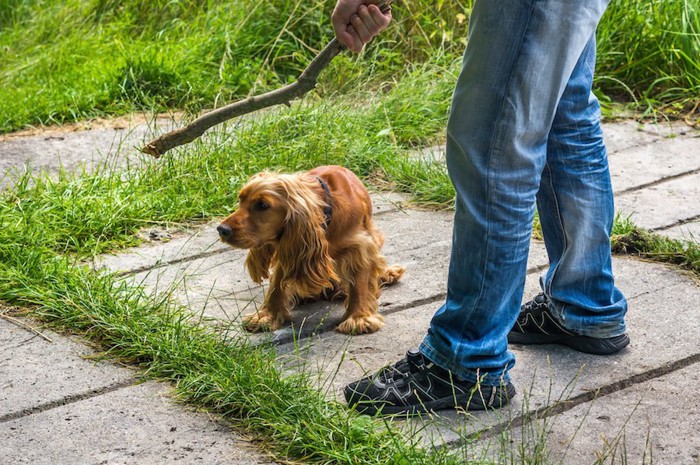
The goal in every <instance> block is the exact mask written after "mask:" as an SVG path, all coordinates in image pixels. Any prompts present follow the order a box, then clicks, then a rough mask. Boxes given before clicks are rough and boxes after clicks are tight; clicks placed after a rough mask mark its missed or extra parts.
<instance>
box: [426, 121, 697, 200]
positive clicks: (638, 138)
mask: <svg viewBox="0 0 700 465" xmlns="http://www.w3.org/2000/svg"><path fill="white" fill-rule="evenodd" d="M603 137H604V139H605V145H606V148H607V151H608V155H609V156H610V157H611V159H613V158H614V159H618V160H624V158H621V156H622V155H624V154H627V156H629V153H635V152H642V153H646V154H647V155H651V154H654V155H658V158H659V159H662V157H661V154H663V150H664V147H665V146H666V145H667V144H668V142H669V141H670V142H673V143H672V144H671V150H672V153H674V154H675V153H680V154H681V155H685V153H683V151H682V150H681V149H682V148H683V147H681V146H682V145H683V144H677V143H675V141H680V140H686V139H692V138H697V137H700V130H698V129H694V128H692V127H690V126H688V125H687V124H685V123H683V122H659V123H640V122H637V121H633V120H620V121H614V122H604V123H603ZM685 146H687V147H690V148H691V149H692V148H693V147H695V146H696V145H694V144H693V143H692V142H691V143H689V144H685ZM693 151H694V150H691V153H693ZM414 156H415V157H416V158H418V159H422V160H425V161H426V162H429V163H433V162H436V163H444V160H445V145H444V144H440V145H432V146H429V147H423V148H420V149H418V150H417V151H416V152H415V153H414ZM650 161H651V160H650ZM654 161H656V159H655V160H654ZM617 166H620V164H619V163H617V164H616V167H617ZM648 166H649V165H647V168H648ZM647 171H649V170H647ZM618 184H619V183H618ZM626 187H627V186H625V185H624V184H620V188H621V189H622V188H626Z"/></svg>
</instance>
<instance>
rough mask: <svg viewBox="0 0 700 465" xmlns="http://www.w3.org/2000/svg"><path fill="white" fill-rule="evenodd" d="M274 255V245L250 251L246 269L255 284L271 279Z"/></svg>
mask: <svg viewBox="0 0 700 465" xmlns="http://www.w3.org/2000/svg"><path fill="white" fill-rule="evenodd" d="M274 255H275V246H274V245H273V244H263V245H261V246H258V247H253V248H251V249H250V250H248V256H247V257H246V259H245V267H246V269H247V270H248V274H249V275H250V278H251V279H252V280H253V281H254V282H256V283H258V284H260V283H262V282H263V280H264V279H268V278H269V277H270V267H271V265H272V258H273V257H274Z"/></svg>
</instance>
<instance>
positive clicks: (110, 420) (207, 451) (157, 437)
mask: <svg viewBox="0 0 700 465" xmlns="http://www.w3.org/2000/svg"><path fill="white" fill-rule="evenodd" d="M169 396H170V389H169V388H168V387H166V386H165V385H163V384H159V383H155V382H149V383H144V384H141V385H137V386H131V387H127V388H124V389H120V390H117V391H114V392H110V393H107V394H104V395H102V396H99V397H94V398H90V399H85V400H81V401H79V402H76V403H73V404H70V405H65V406H61V407H57V408H54V409H51V410H47V411H44V412H41V413H36V414H34V415H30V416H27V417H23V418H18V419H15V420H12V421H7V422H4V423H0V435H1V436H2V438H3V440H2V441H0V457H2V462H3V463H8V464H10V463H12V464H32V465H41V464H46V465H53V464H57V463H60V464H88V463H89V464H110V465H112V464H148V463H153V464H156V463H158V464H163V463H173V462H180V463H187V464H195V463H201V464H237V465H239V464H240V465H253V464H269V463H273V462H272V461H271V460H270V459H269V458H267V457H265V456H263V455H262V454H261V453H260V452H259V451H257V450H256V449H255V448H254V447H253V446H252V445H251V444H250V443H249V442H246V441H243V440H242V439H241V438H239V437H237V436H236V435H235V434H234V432H233V431H232V430H231V429H230V428H229V427H227V426H226V425H225V424H223V423H222V422H220V421H219V420H217V419H215V418H212V417H210V416H209V415H207V414H204V413H197V412H194V411H192V410H189V409H187V408H185V407H183V406H182V405H177V404H175V403H174V402H173V401H172V400H170V398H169Z"/></svg>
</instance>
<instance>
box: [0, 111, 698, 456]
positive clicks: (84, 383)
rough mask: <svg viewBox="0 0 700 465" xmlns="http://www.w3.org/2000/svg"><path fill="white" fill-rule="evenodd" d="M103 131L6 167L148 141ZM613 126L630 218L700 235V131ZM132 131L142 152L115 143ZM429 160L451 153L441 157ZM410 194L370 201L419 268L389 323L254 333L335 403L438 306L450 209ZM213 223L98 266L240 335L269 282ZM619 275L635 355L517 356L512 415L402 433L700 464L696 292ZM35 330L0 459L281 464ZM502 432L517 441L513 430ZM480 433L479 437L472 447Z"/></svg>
mask: <svg viewBox="0 0 700 465" xmlns="http://www.w3.org/2000/svg"><path fill="white" fill-rule="evenodd" d="M101 130H103V131H105V132H104V133H103V134H102V135H101V136H100V138H99V141H98V139H90V137H92V136H90V135H89V134H90V133H88V132H81V131H78V132H62V133H61V135H60V136H58V137H60V138H62V140H57V139H50V141H46V140H42V137H43V138H45V137H47V136H45V135H42V134H40V135H34V136H28V137H26V138H17V137H15V138H6V139H5V140H0V161H2V160H7V159H8V158H6V154H10V153H13V154H14V156H15V158H14V159H13V162H12V163H13V165H12V166H13V167H15V168H17V167H18V166H19V165H18V163H24V162H27V163H30V164H32V165H34V166H46V167H48V168H49V169H51V168H52V167H55V166H57V165H56V160H57V159H58V157H61V158H64V157H65V158H66V159H70V160H72V161H71V163H73V162H74V161H76V160H77V159H80V158H81V157H82V159H83V160H84V161H88V162H91V161H94V160H95V159H99V154H105V153H108V152H109V150H108V148H109V146H114V147H116V146H119V145H123V147H122V150H121V152H120V155H121V154H128V153H133V149H132V147H130V143H135V142H136V141H138V140H139V137H144V134H147V133H148V130H144V129H143V127H142V126H137V128H136V129H135V130H133V131H131V130H126V129H111V131H112V132H111V137H110V132H109V131H110V128H108V127H107V128H102V129H101ZM604 131H605V135H606V140H607V143H608V150H609V153H610V165H611V171H612V175H613V185H614V188H615V192H616V205H617V208H618V210H619V212H620V213H621V214H622V215H623V216H627V215H632V220H633V221H634V222H635V223H636V224H637V225H639V226H643V227H645V228H649V229H652V230H654V231H656V232H658V233H660V234H664V235H667V236H669V237H673V238H681V239H684V240H697V238H698V237H700V201H698V200H699V199H700V131H698V130H693V129H691V128H689V127H687V126H685V125H682V124H659V125H644V126H641V125H638V124H637V123H634V122H631V121H622V122H615V123H607V124H605V125H604ZM126 134H129V137H131V138H132V139H130V140H131V141H134V142H130V143H126V144H120V143H119V141H122V140H124V137H125V135H126ZM52 137H53V136H52ZM79 138H82V139H80V140H90V141H91V142H88V145H89V146H90V148H89V150H87V151H85V152H81V153H84V154H86V155H79V156H75V153H76V152H75V150H76V149H75V147H76V146H80V145H81V144H80V143H78V142H76V140H78V139H79ZM145 138H148V137H147V136H146V137H145ZM47 142H50V144H47ZM105 143H106V144H107V145H101V144H105ZM18 147H20V149H18ZM423 155H425V156H430V157H440V156H441V149H440V148H434V149H430V150H426V152H425V153H424V154H423ZM86 156H87V157H88V158H86ZM3 163H5V162H3ZM71 163H68V165H70V164H71ZM2 166H3V169H5V168H6V167H7V164H4V165H2ZM404 200H405V199H404V198H402V197H401V196H397V195H393V194H381V193H375V194H374V201H375V215H376V220H377V224H378V226H379V227H380V228H381V229H382V230H383V231H384V233H385V234H386V245H385V248H384V252H385V255H386V256H387V258H388V260H389V262H391V263H401V264H404V265H406V266H407V267H408V269H407V272H406V275H405V276H404V278H403V279H402V281H401V283H400V284H399V285H397V286H394V287H391V288H388V289H386V290H385V291H384V293H383V294H382V297H381V300H380V305H381V311H382V313H383V314H384V315H385V316H386V326H385V327H384V329H382V330H381V331H379V332H378V333H375V334H372V335H363V336H356V337H347V336H344V335H341V334H339V333H336V332H334V331H333V327H334V325H335V324H336V323H337V321H338V319H339V318H340V316H341V315H342V308H341V304H340V303H338V302H334V303H329V302H317V303H313V304H308V305H305V306H303V307H302V308H301V309H298V310H297V311H295V312H294V313H293V318H294V322H293V323H292V326H290V327H288V328H283V329H281V330H279V331H277V332H275V333H273V334H270V335H263V336H260V335H255V336H253V337H254V338H258V339H261V338H271V339H272V340H274V341H275V343H276V344H278V350H279V354H280V359H279V360H280V366H281V367H283V368H285V369H288V370H295V369H299V365H300V364H302V365H303V366H305V367H306V369H308V370H311V371H312V372H314V373H318V384H319V388H320V389H323V390H324V391H325V392H327V393H328V395H329V396H340V395H341V389H342V386H343V385H344V384H345V383H347V382H349V381H351V380H354V379H356V378H357V377H359V376H362V375H363V374H365V373H368V372H373V371H375V370H376V369H378V368H380V367H381V366H383V365H385V364H388V363H393V362H395V361H396V360H398V359H399V358H400V357H402V356H403V354H404V353H405V351H406V349H408V348H411V347H415V346H417V345H418V344H419V343H420V341H421V339H422V337H423V335H424V333H425V330H426V328H427V325H428V322H429V320H430V317H431V315H432V314H433V312H434V311H435V310H436V308H437V307H438V306H439V305H440V303H441V301H442V300H443V299H444V295H445V294H444V292H445V289H444V286H445V280H446V275H447V265H448V256H449V247H450V236H451V228H452V224H451V223H452V215H451V213H449V212H427V211H421V210H417V209H411V208H410V206H407V205H405V204H404V203H403V202H404ZM216 223H217V222H216V221H214V222H212V223H211V224H209V225H206V226H204V227H199V228H196V229H192V230H187V231H150V233H151V234H147V235H149V236H150V237H154V238H156V239H161V238H163V237H169V238H170V240H168V241H167V242H165V241H162V240H154V241H151V242H149V243H146V244H144V245H143V246H142V247H139V248H137V249H133V250H128V251H125V252H124V253H121V254H119V255H116V256H105V257H100V258H99V259H98V260H96V262H95V263H94V266H95V267H97V268H106V269H109V270H113V271H117V272H119V273H121V274H122V275H123V277H124V279H130V280H135V281H136V282H139V283H142V284H143V285H144V286H146V287H148V288H151V289H153V291H154V292H162V291H163V290H166V289H173V290H174V292H175V293H176V295H178V297H179V298H181V299H182V301H183V302H186V303H187V304H188V305H189V306H190V308H191V310H192V311H193V312H196V313H202V314H203V315H204V316H205V317H207V319H206V321H207V323H208V324H216V325H220V326H225V327H227V328H229V329H230V331H234V332H237V331H239V327H238V324H237V321H238V318H239V315H240V314H241V313H243V312H247V311H250V310H251V309H252V308H255V306H256V305H258V304H259V303H260V299H261V296H262V291H263V288H261V287H259V286H256V285H254V283H252V282H251V281H250V279H249V278H248V277H247V275H246V274H245V272H244V269H243V259H244V252H242V251H236V250H233V249H230V248H228V247H226V246H224V245H223V244H221V243H219V242H218V241H217V237H216V231H215V225H216ZM546 264H547V259H546V253H545V250H544V246H543V244H542V243H541V242H539V241H533V243H532V251H531V254H530V258H529V265H528V279H527V284H526V292H525V295H526V298H528V297H530V296H532V295H534V294H535V293H536V292H537V280H538V277H539V275H540V274H541V273H542V271H543V270H544V269H545V267H546ZM614 268H615V273H616V278H617V283H618V285H619V287H620V288H621V289H622V290H623V292H625V294H626V295H627V298H628V299H629V303H630V311H629V313H628V326H629V333H630V337H631V339H632V343H631V344H630V346H629V348H627V349H626V350H624V351H623V352H621V353H619V354H617V355H614V356H611V357H596V356H591V355H586V354H581V353H577V352H574V351H572V350H568V349H565V348H560V347H556V346H537V347H525V346H518V345H513V346H512V347H511V350H513V351H514V352H515V353H516V356H517V364H516V366H515V368H514V369H513V371H512V375H513V378H514V381H515V382H516V384H517V387H518V396H517V397H516V399H515V400H514V402H513V403H512V405H511V406H509V407H508V408H505V409H502V410H500V411H498V412H489V413H485V412H480V413H475V414H468V415H467V414H464V413H460V412H441V413H440V414H439V415H432V416H426V417H423V418H419V419H413V420H410V421H408V422H405V424H404V426H405V428H406V429H407V430H408V431H414V432H417V434H419V435H420V437H421V439H422V440H423V441H424V442H425V443H426V444H430V443H432V444H438V445H446V446H463V447H464V451H465V452H464V453H465V456H470V457H481V456H482V455H486V456H489V455H490V454H492V453H494V452H498V451H500V450H503V449H504V448H505V450H508V451H509V454H510V453H512V455H513V456H515V457H517V455H518V453H519V451H518V448H520V447H527V445H528V444H529V445H530V446H531V447H534V446H535V445H536V444H537V440H538V438H539V437H541V436H542V435H543V434H545V435H546V436H547V437H548V447H549V449H550V450H551V454H552V458H553V459H555V460H556V461H560V462H561V463H577V464H589V463H594V462H596V460H597V459H598V458H600V460H601V461H604V462H605V463H613V462H614V463H625V462H623V461H622V460H621V458H620V457H621V453H622V452H623V451H624V453H625V454H626V457H627V462H626V463H655V464H667V463H668V464H695V465H698V464H700V435H699V434H698V431H700V401H698V394H699V391H698V387H697V386H698V384H699V382H700V375H698V368H699V367H700V364H699V363H700V344H698V339H699V336H700V310H699V309H698V306H699V304H700V286H699V284H698V281H697V279H695V278H693V277H692V276H690V275H688V274H686V273H683V272H680V271H678V270H677V269H674V268H672V267H669V266H665V265H660V264H657V263H652V262H648V261H641V260H637V259H632V258H628V257H616V258H615V259H614ZM41 332H42V334H43V335H44V336H46V338H42V337H40V336H38V335H37V334H35V333H34V332H32V331H30V330H27V329H26V328H22V327H20V326H18V325H16V324H15V323H13V322H11V321H9V320H6V319H0V344H1V345H2V347H3V351H2V353H1V354H0V389H1V391H0V436H1V437H3V441H1V442H0V463H8V464H14V463H66V464H73V463H105V464H113V463H129V464H131V463H134V464H135V463H169V462H174V461H177V460H179V461H181V462H182V463H204V464H210V463H242V464H248V463H269V462H270V459H269V458H267V457H266V456H264V455H263V454H262V453H261V452H259V451H257V450H256V449H255V447H254V446H253V445H251V444H250V443H249V442H247V441H246V439H245V438H244V437H240V435H239V434H237V432H236V431H234V430H233V429H231V428H229V427H228V426H227V425H226V424H224V423H223V422H222V421H221V420H220V419H217V418H213V417H210V416H208V415H206V414H203V413H201V412H194V411H191V410H189V409H188V408H186V407H184V406H182V405H178V404H176V403H175V402H173V401H172V400H171V399H170V396H169V387H168V386H167V385H164V384H160V383H155V382H148V383H143V384H138V383H137V382H136V374H135V373H134V372H133V371H132V370H131V369H130V368H128V367H120V366H115V365H113V364H111V363H109V362H105V361H94V360H91V359H90V355H91V353H92V352H91V350H90V349H89V348H88V347H86V345H85V343H84V342H83V341H79V340H75V339H73V338H70V337H66V336H62V335H58V334H53V333H50V332H47V331H45V330H43V329H41ZM49 339H50V340H49ZM548 407H549V408H548ZM534 417H537V420H535V421H531V420H532V419H533V418H534ZM509 424H511V427H510V428H509V427H508V425H509ZM503 431H510V433H509V435H508V436H505V437H504V434H503ZM470 433H478V437H479V440H474V441H471V442H469V443H468V444H465V440H464V438H465V437H469V434H470ZM515 461H518V460H515Z"/></svg>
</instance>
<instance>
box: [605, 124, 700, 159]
mask: <svg viewBox="0 0 700 465" xmlns="http://www.w3.org/2000/svg"><path fill="white" fill-rule="evenodd" d="M699 133H700V131H698V130H697V129H694V128H692V127H690V126H688V125H687V124H685V123H684V122H682V121H658V122H638V121H635V120H629V119H628V120H618V121H603V137H604V138H605V145H606V147H607V149H608V153H609V154H614V153H616V152H619V151H623V150H627V149H629V148H632V147H639V146H642V145H646V144H651V143H655V142H662V141H666V140H670V139H674V138H679V137H697V136H698V134H699Z"/></svg>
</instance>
